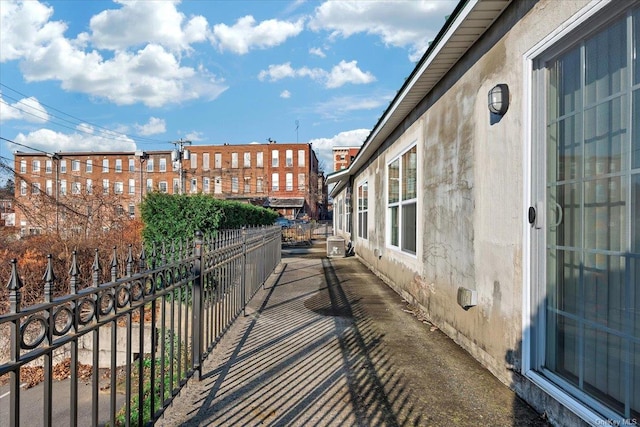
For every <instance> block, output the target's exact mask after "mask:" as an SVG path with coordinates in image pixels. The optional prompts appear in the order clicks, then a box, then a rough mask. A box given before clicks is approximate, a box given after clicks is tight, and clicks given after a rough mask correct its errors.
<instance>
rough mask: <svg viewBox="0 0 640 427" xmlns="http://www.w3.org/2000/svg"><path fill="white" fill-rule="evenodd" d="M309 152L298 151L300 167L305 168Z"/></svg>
mask: <svg viewBox="0 0 640 427" xmlns="http://www.w3.org/2000/svg"><path fill="white" fill-rule="evenodd" d="M306 153H307V152H306V151H304V150H298V166H300V167H304V165H305V159H306V157H307V154H306Z"/></svg>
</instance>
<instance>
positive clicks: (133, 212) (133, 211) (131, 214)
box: [129, 205, 136, 218]
mask: <svg viewBox="0 0 640 427" xmlns="http://www.w3.org/2000/svg"><path fill="white" fill-rule="evenodd" d="M135 216H136V206H135V205H129V218H134V217H135Z"/></svg>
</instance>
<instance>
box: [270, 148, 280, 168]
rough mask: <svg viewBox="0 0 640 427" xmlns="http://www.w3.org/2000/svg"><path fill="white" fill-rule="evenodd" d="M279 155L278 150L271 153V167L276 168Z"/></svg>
mask: <svg viewBox="0 0 640 427" xmlns="http://www.w3.org/2000/svg"><path fill="white" fill-rule="evenodd" d="M279 157H280V154H279V152H278V150H273V151H271V167H272V168H277V167H279V165H280V158H279Z"/></svg>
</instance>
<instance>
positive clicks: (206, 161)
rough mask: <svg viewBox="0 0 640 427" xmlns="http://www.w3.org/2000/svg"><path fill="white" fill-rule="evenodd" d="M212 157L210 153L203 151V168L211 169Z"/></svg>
mask: <svg viewBox="0 0 640 427" xmlns="http://www.w3.org/2000/svg"><path fill="white" fill-rule="evenodd" d="M210 157H211V156H210V155H209V153H202V169H204V170H209V164H210V161H209V158H210Z"/></svg>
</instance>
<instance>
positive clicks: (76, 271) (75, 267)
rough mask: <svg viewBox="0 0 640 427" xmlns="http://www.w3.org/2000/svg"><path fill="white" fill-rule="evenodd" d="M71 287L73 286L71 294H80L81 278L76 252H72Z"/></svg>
mask: <svg viewBox="0 0 640 427" xmlns="http://www.w3.org/2000/svg"><path fill="white" fill-rule="evenodd" d="M69 276H70V279H69V285H70V286H71V293H72V294H75V293H76V292H78V283H79V279H78V276H80V268H79V267H78V256H77V253H76V251H73V252H71V268H70V269H69Z"/></svg>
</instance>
